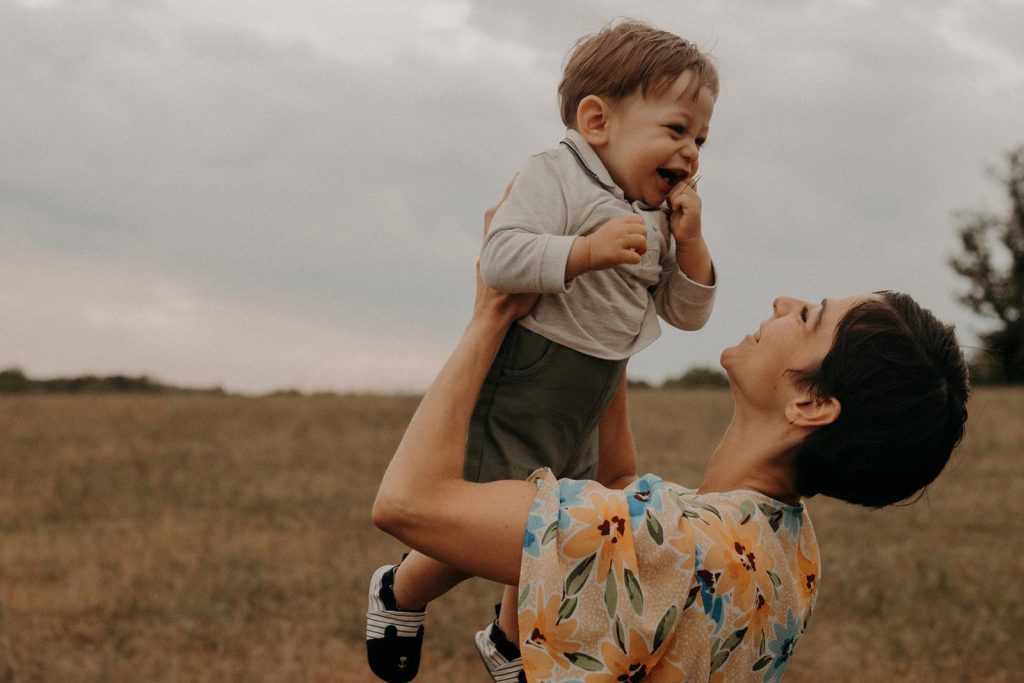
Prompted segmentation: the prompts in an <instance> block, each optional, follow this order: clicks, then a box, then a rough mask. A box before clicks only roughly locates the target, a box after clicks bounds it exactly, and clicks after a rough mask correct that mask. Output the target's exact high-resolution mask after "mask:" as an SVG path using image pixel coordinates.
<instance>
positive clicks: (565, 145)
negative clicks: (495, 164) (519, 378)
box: [480, 130, 716, 360]
mask: <svg viewBox="0 0 1024 683" xmlns="http://www.w3.org/2000/svg"><path fill="white" fill-rule="evenodd" d="M628 214H636V215H638V216H641V217H642V218H643V219H644V223H646V224H647V253H646V254H644V256H643V258H642V260H641V262H640V263H639V264H636V265H633V264H626V265H620V266H616V267H615V268H609V269H607V270H594V271H590V272H589V273H584V274H583V275H581V276H579V277H577V278H575V279H574V280H572V281H571V282H568V283H567V282H565V264H566V260H567V259H568V258H569V249H570V247H571V246H572V242H573V240H574V239H575V238H576V237H577V236H579V235H586V234H588V233H590V232H593V231H594V230H596V229H597V228H599V227H601V226H602V225H604V223H605V222H607V221H608V220H610V219H612V218H614V217H616V216H622V215H628ZM480 271H481V274H482V276H483V279H484V282H485V283H487V285H489V286H490V287H493V288H495V289H497V290H500V291H504V292H540V293H541V296H540V299H539V300H538V301H537V305H536V306H534V307H533V310H532V311H530V314H529V315H527V316H526V317H525V318H523V319H522V320H520V321H519V322H520V324H521V325H523V327H526V328H527V329H529V330H532V331H534V332H536V333H537V334H540V335H543V336H544V337H547V338H548V339H550V340H552V341H555V342H558V343H559V344H562V345H564V346H568V347H570V348H572V349H576V350H577V351H580V352H582V353H586V354H588V355H591V356H596V357H597V358H606V359H609V360H621V359H623V358H629V357H630V356H632V355H633V354H635V353H637V352H638V351H640V350H641V349H643V348H645V347H646V346H648V345H649V344H650V343H651V342H653V341H654V340H655V339H657V338H658V336H659V335H660V334H661V329H660V327H659V325H658V317H659V316H660V317H661V318H662V319H663V320H665V322H667V323H668V324H670V325H672V326H673V327H678V328H679V329H682V330H697V329H700V328H701V327H703V326H704V323H705V322H707V320H708V318H709V317H710V315H711V308H712V306H713V305H714V300H715V291H716V285H712V286H710V287H709V286H706V285H702V284H699V283H697V282H694V281H692V280H690V279H689V278H688V277H686V275H684V274H683V272H682V271H681V270H679V266H678V265H677V264H676V259H675V242H674V240H673V239H672V235H671V231H670V230H669V225H668V217H667V216H666V214H665V211H664V209H663V207H650V206H647V205H645V204H643V203H641V202H632V203H630V202H628V201H626V198H625V195H624V194H623V192H622V190H621V189H620V188H619V187H618V186H617V185H616V184H615V183H614V182H613V181H612V179H611V176H609V175H608V171H607V170H606V169H605V167H604V164H602V163H601V160H600V159H599V158H598V156H597V154H596V153H595V152H594V150H593V149H592V148H591V147H590V145H588V144H587V142H586V141H585V140H584V139H583V138H582V136H580V134H579V133H577V132H576V131H574V130H569V131H567V133H566V138H565V139H564V140H562V143H561V144H560V145H559V146H558V147H556V148H554V149H549V150H546V151H543V152H541V153H539V154H535V155H533V156H531V157H530V158H529V160H528V161H527V162H526V166H525V167H524V168H523V169H522V171H520V173H519V175H518V176H517V177H516V180H515V183H514V184H513V185H512V192H511V194H509V196H508V199H507V200H505V203H504V204H502V205H501V208H500V209H498V212H497V213H496V214H495V216H494V220H493V222H492V223H491V230H490V232H489V233H488V235H487V238H486V239H485V240H484V244H483V249H482V251H481V255H480Z"/></svg>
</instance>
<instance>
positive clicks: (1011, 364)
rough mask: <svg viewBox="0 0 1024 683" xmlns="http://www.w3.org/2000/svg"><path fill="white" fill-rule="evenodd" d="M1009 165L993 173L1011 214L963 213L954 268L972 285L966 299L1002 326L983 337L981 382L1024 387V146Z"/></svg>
mask: <svg viewBox="0 0 1024 683" xmlns="http://www.w3.org/2000/svg"><path fill="white" fill-rule="evenodd" d="M1007 162H1008V168H1007V170H1006V171H1005V172H998V171H997V172H994V173H993V175H994V176H995V177H996V179H997V180H998V181H999V182H1000V183H1001V184H1003V185H1004V186H1005V188H1006V192H1007V195H1008V196H1009V200H1010V206H1009V211H1008V212H1007V213H1006V214H1004V215H997V214H994V213H990V212H987V211H979V212H973V211H972V212H966V211H965V212H961V213H960V214H958V219H959V227H958V234H959V237H960V246H961V249H962V253H961V254H960V255H958V256H955V257H953V258H952V259H950V265H951V266H952V267H953V270H955V271H956V272H957V273H958V274H959V275H961V276H962V277H964V278H965V279H966V280H967V282H968V289H967V291H966V293H964V294H963V295H961V296H960V301H961V302H963V303H964V304H966V305H967V306H969V307H970V308H971V310H973V311H974V312H975V313H978V314H979V315H982V316H984V317H986V318H990V319H994V321H995V322H996V323H997V327H996V329H994V330H993V331H991V332H988V333H986V334H983V335H981V339H982V341H983V342H984V345H985V348H984V350H983V352H982V353H981V354H980V356H979V357H978V358H976V359H975V362H974V367H973V368H972V369H973V370H974V371H975V375H976V377H975V379H976V380H977V381H980V382H985V381H989V382H994V383H1001V384H1024V146H1022V147H1018V148H1017V149H1015V150H1013V151H1011V152H1010V153H1009V154H1007Z"/></svg>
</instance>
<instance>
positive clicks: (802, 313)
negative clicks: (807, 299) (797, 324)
mask: <svg viewBox="0 0 1024 683" xmlns="http://www.w3.org/2000/svg"><path fill="white" fill-rule="evenodd" d="M800 319H801V320H803V321H804V322H807V307H806V306H804V307H803V308H801V309H800Z"/></svg>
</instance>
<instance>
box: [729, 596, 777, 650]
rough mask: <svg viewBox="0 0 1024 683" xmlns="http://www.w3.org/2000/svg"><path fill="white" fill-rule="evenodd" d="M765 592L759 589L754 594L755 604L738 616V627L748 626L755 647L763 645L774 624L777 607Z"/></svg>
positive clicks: (749, 635)
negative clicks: (775, 607) (773, 619)
mask: <svg viewBox="0 0 1024 683" xmlns="http://www.w3.org/2000/svg"><path fill="white" fill-rule="evenodd" d="M772 604H773V603H772V602H770V601H769V600H768V599H767V598H766V597H765V596H764V594H763V593H762V592H761V591H760V590H758V591H757V594H756V595H755V596H754V604H753V605H752V606H751V608H750V609H748V610H747V611H746V612H741V613H739V614H738V615H737V617H736V622H735V623H736V628H737V629H741V628H746V629H747V638H748V639H750V642H751V643H752V644H753V647H755V648H759V647H761V641H762V640H764V638H765V635H766V634H767V633H768V628H769V627H770V626H771V624H772V617H774V616H775V609H774V608H773V607H772Z"/></svg>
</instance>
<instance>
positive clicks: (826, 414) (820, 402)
mask: <svg viewBox="0 0 1024 683" xmlns="http://www.w3.org/2000/svg"><path fill="white" fill-rule="evenodd" d="M841 411H842V406H841V405H840V404H839V399H837V398H834V397H830V398H813V397H806V396H805V397H802V398H799V399H797V400H794V401H793V402H792V403H790V404H789V405H787V406H786V419H787V420H789V424H791V425H797V426H798V427H822V426H824V425H828V424H832V423H833V422H835V421H836V420H838V419H839V413H840V412H841Z"/></svg>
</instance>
